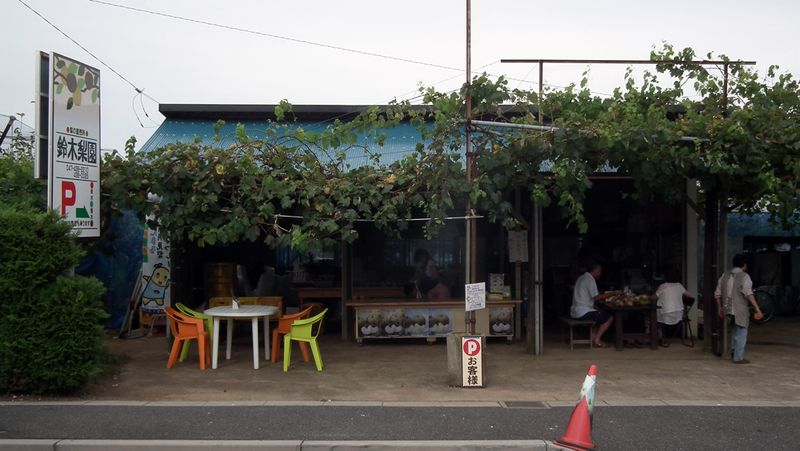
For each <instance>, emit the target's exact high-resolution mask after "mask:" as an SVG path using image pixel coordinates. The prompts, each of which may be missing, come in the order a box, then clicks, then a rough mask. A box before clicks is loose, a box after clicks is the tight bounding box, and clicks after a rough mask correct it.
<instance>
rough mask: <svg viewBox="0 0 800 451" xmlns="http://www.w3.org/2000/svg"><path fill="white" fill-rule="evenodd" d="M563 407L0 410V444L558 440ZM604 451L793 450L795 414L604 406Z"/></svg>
mask: <svg viewBox="0 0 800 451" xmlns="http://www.w3.org/2000/svg"><path fill="white" fill-rule="evenodd" d="M571 412H572V408H566V407H563V408H562V407H559V408H547V407H543V408H502V407H475V408H465V407H373V406H364V407H358V406H354V407H349V406H348V407H343V406H322V407H320V406H316V407H307V406H289V407H282V406H258V407H255V406H253V407H250V406H237V407H217V406H213V407H194V406H192V407H161V406H91V405H88V406H87V405H35V404H23V405H2V406H0V439H19V438H48V439H113V440H120V439H137V440H147V439H165V440H169V439H173V440H198V439H205V440H223V439H226V440H524V439H542V440H554V439H557V438H559V437H560V436H561V435H562V434H563V432H564V429H565V426H566V424H567V422H568V419H569V416H570V413H571ZM592 438H593V440H594V442H595V444H596V445H597V447H598V448H599V449H607V450H643V449H646V450H723V449H724V450H739V449H741V450H752V449H769V450H783V449H785V450H796V449H798V448H799V447H800V445H798V444H799V443H800V408H793V407H675V406H651V407H608V406H597V407H595V411H594V418H593V426H592Z"/></svg>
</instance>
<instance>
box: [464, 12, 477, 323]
mask: <svg viewBox="0 0 800 451" xmlns="http://www.w3.org/2000/svg"><path fill="white" fill-rule="evenodd" d="M471 22H472V1H471V0H467V68H466V72H467V85H466V89H465V91H466V93H465V98H466V100H465V108H466V118H465V119H466V121H465V122H466V124H465V126H466V130H465V138H466V144H465V148H466V166H467V167H466V173H467V183H468V184H470V185H471V184H472V181H473V179H474V178H475V172H476V169H477V167H476V164H475V155H474V154H473V152H472V147H471V145H470V129H471V128H472V91H471V89H470V87H471V85H472V29H471V28H472V27H471V25H472V24H471ZM473 207H474V206H473V205H472V201H471V200H470V199H467V214H466V215H465V216H467V223H466V234H465V241H466V243H465V246H464V247H465V248H466V254H467V255H466V257H467V262H466V263H467V264H466V268H465V269H466V283H475V280H476V279H477V278H478V277H477V273H478V269H477V268H478V266H477V249H478V246H477V238H478V233H477V232H478V227H477V226H478V225H477V224H476V223H475V219H474V218H473V216H474V215H473V214H472V210H473ZM466 321H467V330H468V331H469V333H470V334H471V335H474V334H475V312H474V311H470V312H468V313H467V315H466Z"/></svg>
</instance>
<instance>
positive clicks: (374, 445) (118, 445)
mask: <svg viewBox="0 0 800 451" xmlns="http://www.w3.org/2000/svg"><path fill="white" fill-rule="evenodd" d="M144 449H148V450H150V449H158V450H161V451H172V450H175V451H191V450H207V449H235V450H237V451H250V450H253V451H256V450H269V451H304V450H306V451H329V450H336V451H361V450H377V451H384V450H386V451H389V450H394V449H414V450H422V451H424V450H432V451H450V450H452V451H460V450H463V451H468V450H484V449H498V450H499V449H502V450H511V451H515V450H519V451H523V450H537V449H538V450H562V449H564V448H561V447H560V446H558V445H555V444H553V443H552V442H549V441H546V440H410V441H323V440H319V441H317V440H55V439H52V440H50V439H37V440H24V439H20V440H0V450H14V451H16V450H20V451H94V450H114V451H139V450H144Z"/></svg>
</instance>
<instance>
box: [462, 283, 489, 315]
mask: <svg viewBox="0 0 800 451" xmlns="http://www.w3.org/2000/svg"><path fill="white" fill-rule="evenodd" d="M464 299H465V301H466V308H465V310H466V311H467V312H471V311H473V310H480V309H482V308H486V282H481V283H468V284H466V285H464Z"/></svg>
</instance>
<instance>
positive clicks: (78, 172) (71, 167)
mask: <svg viewBox="0 0 800 451" xmlns="http://www.w3.org/2000/svg"><path fill="white" fill-rule="evenodd" d="M66 167H67V172H69V173H71V174H72V177H73V178H75V179H81V180H88V179H89V168H87V167H85V166H78V165H75V164H68V165H67V166H66Z"/></svg>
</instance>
